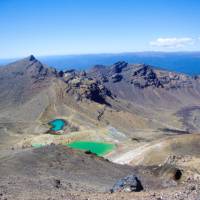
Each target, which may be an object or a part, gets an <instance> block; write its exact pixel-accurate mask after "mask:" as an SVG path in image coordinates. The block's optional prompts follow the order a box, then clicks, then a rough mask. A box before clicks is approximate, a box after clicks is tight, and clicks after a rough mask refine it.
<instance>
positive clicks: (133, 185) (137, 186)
mask: <svg viewBox="0 0 200 200" xmlns="http://www.w3.org/2000/svg"><path fill="white" fill-rule="evenodd" d="M142 190H143V186H142V184H141V181H140V180H139V179H138V178H137V177H136V176H135V175H129V176H126V177H124V178H122V179H120V180H118V181H117V182H116V183H115V184H114V186H113V188H112V189H111V190H110V191H111V192H112V193H113V192H119V191H124V192H140V191H142Z"/></svg>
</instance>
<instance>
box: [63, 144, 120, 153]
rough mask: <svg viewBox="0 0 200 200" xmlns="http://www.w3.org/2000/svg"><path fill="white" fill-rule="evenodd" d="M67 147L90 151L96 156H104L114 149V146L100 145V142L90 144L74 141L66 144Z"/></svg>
mask: <svg viewBox="0 0 200 200" xmlns="http://www.w3.org/2000/svg"><path fill="white" fill-rule="evenodd" d="M67 146H68V147H70V148H72V149H79V150H85V151H91V152H92V153H95V154H97V155H98V156H104V155H105V154H107V153H109V152H111V151H112V150H113V149H115V148H116V146H115V145H114V144H109V143H102V142H92V141H75V142H72V143H70V144H67Z"/></svg>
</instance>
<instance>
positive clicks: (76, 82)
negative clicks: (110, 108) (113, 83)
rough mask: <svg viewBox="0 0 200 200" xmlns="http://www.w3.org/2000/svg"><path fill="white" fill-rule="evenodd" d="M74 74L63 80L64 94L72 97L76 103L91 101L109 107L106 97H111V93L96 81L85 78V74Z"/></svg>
mask: <svg viewBox="0 0 200 200" xmlns="http://www.w3.org/2000/svg"><path fill="white" fill-rule="evenodd" d="M83 73H84V72H81V73H76V74H73V75H72V74H71V75H68V76H70V78H67V80H65V82H66V84H67V89H66V92H67V93H68V94H70V95H72V96H74V98H75V100H76V101H82V100H91V101H95V102H97V103H100V104H106V105H109V104H108V103H107V101H106V98H107V97H112V95H111V92H110V91H109V90H108V89H107V88H106V87H105V86H104V85H103V84H101V83H100V82H99V81H98V80H96V79H94V78H90V77H87V76H86V73H84V75H83Z"/></svg>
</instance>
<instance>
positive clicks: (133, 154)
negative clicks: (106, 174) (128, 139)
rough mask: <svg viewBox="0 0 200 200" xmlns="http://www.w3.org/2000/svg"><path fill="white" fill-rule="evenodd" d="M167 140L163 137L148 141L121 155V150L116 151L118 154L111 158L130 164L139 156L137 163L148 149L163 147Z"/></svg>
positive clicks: (120, 162)
mask: <svg viewBox="0 0 200 200" xmlns="http://www.w3.org/2000/svg"><path fill="white" fill-rule="evenodd" d="M165 141H166V138H165V139H161V140H156V141H154V142H152V143H147V144H144V145H142V146H140V147H137V148H135V149H134V150H130V151H128V152H125V153H123V154H121V155H119V154H118V153H119V152H116V154H118V156H116V157H113V158H110V160H111V161H112V162H114V163H118V164H129V163H130V162H131V161H132V160H134V159H136V158H137V157H138V160H137V163H139V162H140V161H142V159H143V156H142V154H144V153H146V152H147V151H149V150H151V149H153V148H156V147H161V146H162V145H163V144H164V142H165ZM137 163H136V164H137Z"/></svg>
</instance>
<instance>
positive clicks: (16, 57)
mask: <svg viewBox="0 0 200 200" xmlns="http://www.w3.org/2000/svg"><path fill="white" fill-rule="evenodd" d="M137 53H138V54H139V53H165V54H174V53H200V50H197V51H192V50H191V51H190V50H187V51H127V52H126V51H124V52H118V53H117V52H104V53H74V54H73V53H72V54H44V55H37V54H28V55H24V56H15V57H2V58H1V57H0V60H14V59H21V58H26V57H28V56H30V55H33V56H34V57H38V58H39V57H40V58H41V57H57V56H88V55H120V54H137Z"/></svg>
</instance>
